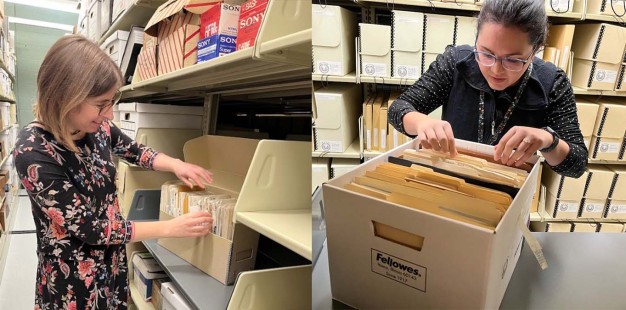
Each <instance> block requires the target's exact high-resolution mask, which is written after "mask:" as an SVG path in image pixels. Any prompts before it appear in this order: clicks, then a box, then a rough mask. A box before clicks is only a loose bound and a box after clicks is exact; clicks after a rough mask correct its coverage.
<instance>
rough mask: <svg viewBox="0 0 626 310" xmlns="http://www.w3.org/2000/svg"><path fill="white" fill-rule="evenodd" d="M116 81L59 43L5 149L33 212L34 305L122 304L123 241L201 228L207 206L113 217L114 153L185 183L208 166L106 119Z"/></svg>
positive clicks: (82, 43) (205, 177) (72, 40)
mask: <svg viewBox="0 0 626 310" xmlns="http://www.w3.org/2000/svg"><path fill="white" fill-rule="evenodd" d="M121 84H122V75H121V73H120V71H119V69H118V68H117V66H116V65H115V63H114V62H113V61H112V60H111V59H110V58H109V57H108V55H106V54H105V53H104V52H102V51H101V50H100V48H99V47H98V46H97V45H95V44H94V43H92V42H90V41H88V40H87V39H86V38H84V37H82V36H79V35H70V36H65V37H62V38H61V39H59V40H58V41H57V42H56V43H55V44H54V45H53V46H52V47H51V48H50V50H49V51H48V53H47V55H46V57H45V58H44V60H43V63H42V65H41V68H40V70H39V74H38V76H37V90H38V93H37V96H38V97H37V98H38V99H37V103H36V105H35V114H36V120H35V121H34V122H33V123H31V124H29V125H28V126H26V127H25V128H24V129H22V131H21V132H20V133H19V136H18V139H17V143H16V145H15V150H14V153H13V155H14V157H15V166H16V169H17V172H18V175H19V177H20V180H21V183H22V184H23V186H24V188H26V191H27V192H28V195H29V198H30V201H31V205H32V212H33V216H34V218H35V226H36V233H37V255H38V258H39V263H38V267H37V287H36V293H35V294H36V298H35V309H61V308H62V309H77V308H80V309H96V308H97V309H126V308H127V306H128V296H129V290H128V277H127V271H128V267H127V263H128V257H127V256H126V250H125V246H124V244H125V243H128V242H135V241H141V240H146V239H155V238H162V237H199V236H203V235H206V234H207V233H209V229H210V227H211V223H212V221H213V220H212V218H211V216H210V214H208V213H206V212H198V213H193V214H191V213H190V214H186V215H184V216H181V217H178V218H175V219H172V220H169V221H157V222H133V221H126V220H124V218H123V217H122V216H121V214H120V211H119V204H118V198H117V192H116V186H115V175H116V168H115V165H114V164H113V156H114V155H115V156H118V157H120V158H123V159H125V160H127V161H129V162H131V163H134V164H137V165H139V166H142V167H144V168H148V169H154V170H159V171H169V172H173V173H174V174H176V176H177V177H178V178H180V179H181V180H183V181H184V182H185V183H186V184H187V185H188V186H192V185H193V184H196V185H199V186H201V187H204V185H203V183H205V184H208V183H211V182H212V179H211V173H210V172H209V171H207V170H205V169H203V168H201V167H199V166H196V165H192V164H189V163H185V162H183V161H181V160H179V159H174V158H171V157H169V156H167V155H165V154H163V153H158V152H157V151H155V150H153V149H151V148H149V147H146V146H143V145H140V144H138V143H137V142H135V141H133V140H132V139H131V138H129V137H128V136H126V135H124V134H123V133H122V132H121V130H120V129H119V128H117V127H116V126H115V125H114V124H113V123H112V122H110V120H111V119H112V118H113V112H112V106H113V105H114V104H115V103H116V102H117V101H118V100H119V98H120V93H119V91H118V90H117V89H118V88H119V87H120V86H121ZM154 207H155V208H157V207H158V206H154Z"/></svg>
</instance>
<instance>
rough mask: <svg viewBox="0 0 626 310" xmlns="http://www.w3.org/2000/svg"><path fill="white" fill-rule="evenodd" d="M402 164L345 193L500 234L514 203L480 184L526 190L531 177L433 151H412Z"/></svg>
mask: <svg viewBox="0 0 626 310" xmlns="http://www.w3.org/2000/svg"><path fill="white" fill-rule="evenodd" d="M396 159H397V160H404V161H405V162H404V163H401V162H398V161H397V160H394V157H389V162H384V163H381V164H379V165H378V166H376V168H375V169H374V170H370V171H366V172H365V175H362V176H357V177H355V178H354V179H353V180H352V182H351V183H348V184H346V185H345V186H344V188H346V189H349V190H352V191H354V192H358V193H361V194H364V195H367V196H370V197H375V198H379V199H383V200H386V201H389V202H393V203H397V204H401V205H404V206H407V207H410V208H414V209H419V210H422V211H425V212H429V213H433V214H437V215H440V216H443V217H447V218H450V219H455V220H458V221H461V222H464V223H467V224H471V225H475V226H479V227H482V228H486V229H490V230H495V228H496V226H497V225H498V223H499V222H500V220H501V219H502V217H503V215H504V213H505V212H506V210H507V209H508V207H509V205H510V204H511V202H512V200H513V199H512V197H511V195H510V194H508V193H507V192H505V191H501V190H497V189H493V188H489V187H485V186H480V185H476V182H479V183H480V182H482V183H493V184H494V186H495V188H497V187H498V186H508V187H511V188H520V187H521V186H522V184H523V183H524V181H525V180H526V178H527V176H528V172H527V171H525V170H522V169H518V168H513V167H508V166H504V165H499V164H496V163H493V162H489V161H487V160H486V159H484V158H479V157H473V156H470V155H466V154H459V155H458V156H457V157H455V158H450V157H448V156H447V155H445V154H443V153H437V152H433V151H430V150H420V151H416V150H411V149H408V150H405V151H404V152H403V154H402V155H401V156H400V157H399V158H396ZM407 163H408V164H407ZM435 170H437V171H442V172H437V171H435ZM444 170H445V171H447V173H444V172H443V171H444ZM470 180H471V181H470ZM472 183H474V184H472Z"/></svg>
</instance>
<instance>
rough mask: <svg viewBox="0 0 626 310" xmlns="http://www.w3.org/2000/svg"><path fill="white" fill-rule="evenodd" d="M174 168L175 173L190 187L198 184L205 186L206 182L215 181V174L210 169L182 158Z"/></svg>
mask: <svg viewBox="0 0 626 310" xmlns="http://www.w3.org/2000/svg"><path fill="white" fill-rule="evenodd" d="M173 170H174V171H173V172H174V174H176V176H177V177H178V178H179V179H180V180H181V181H183V182H185V184H187V186H189V187H193V186H194V185H196V186H200V187H201V188H204V184H211V183H213V174H212V173H211V172H210V171H209V170H206V169H204V168H202V167H200V166H197V165H194V164H190V163H186V162H184V161H182V160H179V161H178V162H177V163H176V164H175V165H174V169H173ZM192 181H193V183H192Z"/></svg>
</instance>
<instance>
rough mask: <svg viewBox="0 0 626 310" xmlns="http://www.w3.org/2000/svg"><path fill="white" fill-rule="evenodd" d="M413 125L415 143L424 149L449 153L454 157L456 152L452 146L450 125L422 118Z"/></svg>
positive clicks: (452, 139)
mask: <svg viewBox="0 0 626 310" xmlns="http://www.w3.org/2000/svg"><path fill="white" fill-rule="evenodd" d="M414 124H415V129H414V130H415V132H417V141H418V142H419V144H420V145H421V146H422V147H423V148H425V149H433V150H435V151H439V152H444V153H450V155H451V156H452V157H454V156H456V155H457V154H458V153H457V150H456V146H455V145H454V134H453V133H452V127H451V126H450V123H448V122H446V121H442V120H438V119H434V118H430V117H422V118H420V119H419V120H418V121H417V122H414Z"/></svg>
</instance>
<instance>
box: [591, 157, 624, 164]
mask: <svg viewBox="0 0 626 310" xmlns="http://www.w3.org/2000/svg"><path fill="white" fill-rule="evenodd" d="M588 162H589V163H590V164H604V165H626V161H615V160H602V159H591V158H589V159H588Z"/></svg>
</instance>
